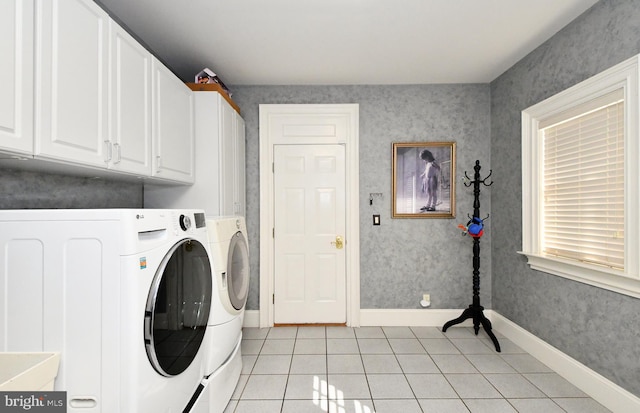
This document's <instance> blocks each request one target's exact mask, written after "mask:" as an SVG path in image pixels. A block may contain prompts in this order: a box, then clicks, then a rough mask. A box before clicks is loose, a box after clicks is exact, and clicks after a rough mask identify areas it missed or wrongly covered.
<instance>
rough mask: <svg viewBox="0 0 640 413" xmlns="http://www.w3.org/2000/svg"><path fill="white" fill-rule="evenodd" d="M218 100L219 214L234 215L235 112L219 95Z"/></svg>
mask: <svg viewBox="0 0 640 413" xmlns="http://www.w3.org/2000/svg"><path fill="white" fill-rule="evenodd" d="M218 99H219V101H220V174H221V176H220V178H221V179H220V182H221V184H220V191H221V194H220V210H221V215H234V214H235V213H236V206H235V185H236V182H235V181H236V160H235V151H236V139H235V131H236V124H235V122H236V112H235V111H234V110H233V108H232V107H231V106H230V105H229V104H228V103H227V102H226V101H225V100H224V99H222V98H221V97H219V98H218Z"/></svg>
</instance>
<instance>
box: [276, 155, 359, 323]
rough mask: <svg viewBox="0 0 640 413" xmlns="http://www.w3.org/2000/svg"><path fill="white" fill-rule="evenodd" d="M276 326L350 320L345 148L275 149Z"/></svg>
mask: <svg viewBox="0 0 640 413" xmlns="http://www.w3.org/2000/svg"><path fill="white" fill-rule="evenodd" d="M273 171H274V201H275V208H274V211H275V222H274V224H275V225H274V247H275V248H274V250H275V257H274V264H275V268H274V275H275V281H274V323H276V324H289V323H295V324H303V323H309V324H311V323H345V322H346V313H347V311H346V305H347V303H346V261H345V257H346V249H345V248H344V242H345V240H344V237H345V229H346V226H345V224H346V222H345V219H346V215H345V209H346V204H345V146H344V145H341V144H328V145H275V146H274V169H273Z"/></svg>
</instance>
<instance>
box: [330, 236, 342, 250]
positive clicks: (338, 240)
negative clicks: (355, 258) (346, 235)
mask: <svg viewBox="0 0 640 413" xmlns="http://www.w3.org/2000/svg"><path fill="white" fill-rule="evenodd" d="M331 244H332V245H335V246H336V248H337V249H339V250H341V249H342V248H343V247H344V240H343V239H342V237H341V236H340V235H336V240H335V241H331Z"/></svg>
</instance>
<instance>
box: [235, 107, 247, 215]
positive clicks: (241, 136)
mask: <svg viewBox="0 0 640 413" xmlns="http://www.w3.org/2000/svg"><path fill="white" fill-rule="evenodd" d="M235 120H236V121H235V125H236V127H235V134H234V137H235V153H234V159H235V162H236V166H235V176H234V185H233V188H234V195H233V199H234V215H240V216H243V217H244V216H246V187H247V183H246V175H245V171H246V165H245V130H244V120H243V119H242V118H241V117H240V115H239V114H237V113H236V116H235Z"/></svg>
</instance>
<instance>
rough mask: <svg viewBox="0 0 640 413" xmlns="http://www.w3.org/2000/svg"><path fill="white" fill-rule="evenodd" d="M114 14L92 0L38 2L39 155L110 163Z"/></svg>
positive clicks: (102, 164) (75, 161) (36, 146)
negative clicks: (110, 50)
mask: <svg viewBox="0 0 640 413" xmlns="http://www.w3.org/2000/svg"><path fill="white" fill-rule="evenodd" d="M108 31H109V16H108V15H107V14H106V13H105V12H104V11H103V10H102V9H101V8H100V7H98V6H97V5H96V4H95V3H93V2H92V1H87V0H37V2H36V45H37V49H36V50H37V53H36V62H37V64H36V73H35V79H36V115H35V116H36V122H35V134H36V140H35V151H34V154H35V155H36V156H37V157H42V158H52V159H57V160H62V161H68V162H71V163H79V164H85V165H91V166H100V167H103V168H104V167H105V163H106V162H108V161H109V159H108V155H109V154H108V152H109V151H108V147H109V145H108V143H106V142H107V141H108V116H107V114H108V85H109V82H108V73H109V64H108V63H109V62H108V45H109V42H108V40H109V38H108Z"/></svg>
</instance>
